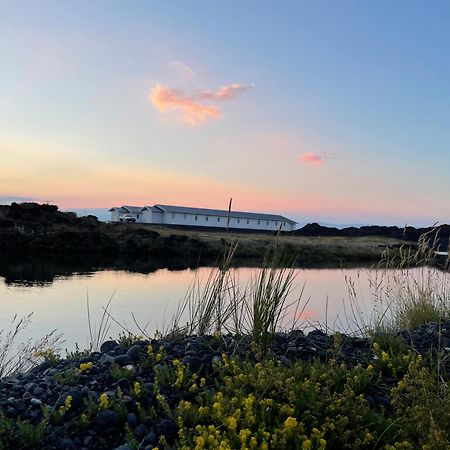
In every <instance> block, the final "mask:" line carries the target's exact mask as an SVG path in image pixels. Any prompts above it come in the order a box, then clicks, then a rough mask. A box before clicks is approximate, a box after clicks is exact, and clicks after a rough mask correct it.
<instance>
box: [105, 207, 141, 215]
mask: <svg viewBox="0 0 450 450" xmlns="http://www.w3.org/2000/svg"><path fill="white" fill-rule="evenodd" d="M141 209H142V208H141V207H140V206H114V207H112V208H111V209H110V210H109V211H110V212H111V211H119V212H120V213H131V214H137V213H139V212H140V211H141Z"/></svg>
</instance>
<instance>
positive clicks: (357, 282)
mask: <svg viewBox="0 0 450 450" xmlns="http://www.w3.org/2000/svg"><path fill="white" fill-rule="evenodd" d="M211 270H212V269H211V268H200V269H196V271H195V270H191V269H187V270H180V271H170V270H167V269H160V270H157V271H155V272H152V273H149V274H140V273H131V272H126V271H116V270H105V271H97V272H93V273H90V274H86V273H85V274H74V275H67V276H57V277H55V278H54V279H53V281H52V282H46V283H45V282H39V283H27V282H26V281H24V280H22V281H21V282H12V283H11V282H6V281H5V278H0V302H1V307H0V328H2V329H5V328H7V327H8V326H9V324H10V322H11V319H12V317H13V316H14V315H15V314H17V315H19V316H24V315H26V314H29V313H30V312H34V315H33V320H32V323H31V324H30V325H29V326H28V328H27V330H26V331H25V332H24V334H23V338H28V337H32V338H37V337H40V336H42V335H44V334H46V333H47V332H49V331H51V330H53V329H55V328H56V329H57V330H58V331H59V332H61V333H63V334H64V338H65V341H66V342H65V344H64V346H65V347H67V348H69V349H73V348H74V345H75V343H78V344H79V346H80V347H83V348H84V347H86V346H87V345H88V343H89V331H88V321H87V308H86V300H87V298H89V303H90V312H91V318H92V323H93V324H99V322H100V320H101V315H102V307H104V306H105V305H106V303H107V302H108V300H109V298H110V297H111V296H112V295H113V293H114V297H113V300H112V310H111V311H112V315H113V316H114V318H116V319H117V320H118V321H119V322H121V323H123V324H124V325H125V326H126V327H127V328H129V329H130V330H131V331H133V332H136V333H137V332H138V330H137V328H136V326H135V324H134V321H133V318H132V313H134V315H135V317H136V319H137V321H138V322H139V324H140V325H141V326H143V327H144V326H145V327H146V329H147V331H148V332H149V333H150V334H151V335H153V333H154V332H155V331H156V330H163V329H164V328H167V326H169V324H170V323H171V318H172V316H173V314H174V312H175V310H176V309H177V306H178V304H179V302H180V301H181V299H183V298H184V297H185V295H186V292H187V291H188V289H189V286H190V285H191V283H192V281H193V279H194V275H195V274H197V275H198V278H199V279H200V281H202V280H203V281H205V280H206V279H207V278H208V275H209V274H210V272H211ZM256 271H257V269H254V268H239V269H233V272H234V276H235V279H236V280H238V281H239V283H240V285H242V286H244V285H246V284H247V283H249V282H250V280H251V279H252V277H255V274H256ZM377 276H378V275H377V272H375V271H373V270H369V269H366V268H360V269H296V280H295V283H294V288H293V290H292V292H291V294H290V299H291V300H292V299H295V298H297V297H299V296H300V295H301V292H302V289H303V294H302V301H301V304H302V305H305V304H306V302H307V305H306V306H305V309H304V311H303V312H302V315H301V317H297V318H299V319H301V323H299V325H310V326H314V325H316V324H318V323H320V324H322V326H324V325H325V324H326V325H327V326H328V327H329V328H330V329H341V330H342V331H348V330H349V329H353V330H354V329H355V327H357V326H358V325H359V324H357V323H356V322H357V321H358V320H359V319H361V317H360V314H362V315H363V317H364V318H365V319H366V320H369V319H370V315H371V314H372V311H373V308H374V305H375V304H376V302H377V300H378V301H379V298H378V297H377V295H379V292H378V293H377V292H376V283H377V281H376V279H377ZM348 280H352V282H353V283H354V289H355V292H356V294H357V298H358V304H357V305H355V304H354V303H351V302H350V300H349V283H348ZM292 315H293V314H292ZM297 316H299V314H298V313H297ZM357 318H358V320H356V319H357ZM288 319H289V320H291V319H293V317H288ZM120 331H121V328H120V327H119V326H118V325H117V324H114V323H112V324H111V329H110V330H109V333H108V334H109V335H110V336H114V337H116V336H117V335H118V333H119V332H120Z"/></svg>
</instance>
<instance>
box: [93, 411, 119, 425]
mask: <svg viewBox="0 0 450 450" xmlns="http://www.w3.org/2000/svg"><path fill="white" fill-rule="evenodd" d="M117 421H118V417H117V414H116V413H115V412H114V411H111V410H109V409H103V410H101V411H100V412H99V413H98V414H97V416H96V417H95V424H96V425H97V427H98V428H100V429H106V428H111V427H114V426H116V424H117Z"/></svg>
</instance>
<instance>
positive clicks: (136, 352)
mask: <svg viewBox="0 0 450 450" xmlns="http://www.w3.org/2000/svg"><path fill="white" fill-rule="evenodd" d="M126 354H127V355H128V356H129V357H130V358H131V359H132V360H133V361H138V360H139V358H140V357H141V356H142V355H143V351H142V347H141V346H140V345H133V346H131V347H130V348H129V349H128V351H127V353H126Z"/></svg>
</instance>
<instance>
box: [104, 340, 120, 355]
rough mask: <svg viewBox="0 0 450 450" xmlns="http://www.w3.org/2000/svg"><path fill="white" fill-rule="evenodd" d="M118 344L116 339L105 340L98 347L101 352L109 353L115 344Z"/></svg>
mask: <svg viewBox="0 0 450 450" xmlns="http://www.w3.org/2000/svg"><path fill="white" fill-rule="evenodd" d="M118 345H119V343H118V342H117V341H105V342H103V344H102V345H101V347H100V351H101V352H102V353H110V352H112V351H113V350H114V349H115V348H116V347H117V346H118Z"/></svg>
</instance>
